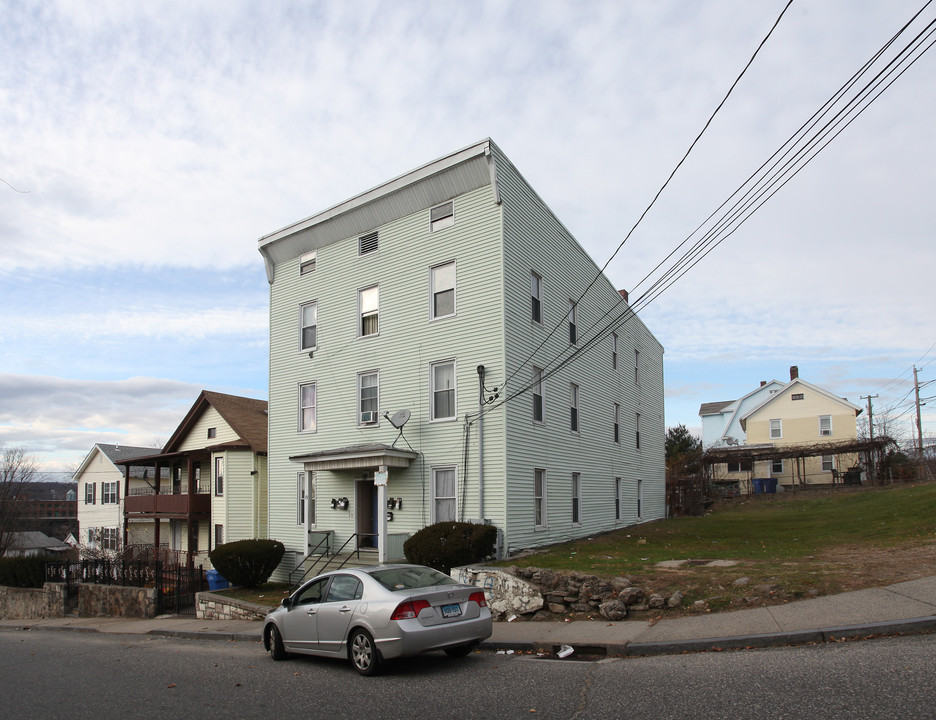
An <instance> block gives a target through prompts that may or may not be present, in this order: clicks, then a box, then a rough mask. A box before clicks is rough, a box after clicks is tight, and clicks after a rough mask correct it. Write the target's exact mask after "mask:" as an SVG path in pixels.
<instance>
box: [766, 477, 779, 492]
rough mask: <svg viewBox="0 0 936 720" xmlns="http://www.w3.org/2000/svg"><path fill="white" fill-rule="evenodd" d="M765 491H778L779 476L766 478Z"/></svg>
mask: <svg viewBox="0 0 936 720" xmlns="http://www.w3.org/2000/svg"><path fill="white" fill-rule="evenodd" d="M764 492H765V493H775V494H776V492H777V478H764Z"/></svg>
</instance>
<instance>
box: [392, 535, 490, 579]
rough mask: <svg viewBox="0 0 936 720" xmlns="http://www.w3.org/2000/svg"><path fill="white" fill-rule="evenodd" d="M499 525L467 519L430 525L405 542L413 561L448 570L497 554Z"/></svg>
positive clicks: (405, 552) (408, 558)
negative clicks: (476, 522)
mask: <svg viewBox="0 0 936 720" xmlns="http://www.w3.org/2000/svg"><path fill="white" fill-rule="evenodd" d="M496 542H497V528H496V527H494V526H493V525H476V524H474V523H466V522H440V523H436V524H435V525H427V526H426V527H424V528H423V529H422V530H420V531H419V532H417V533H416V534H415V535H413V537H411V538H410V539H409V540H407V541H406V542H405V543H403V553H404V554H405V555H406V559H407V560H408V561H409V562H411V563H417V564H419V565H428V566H429V567H432V568H435V569H436V570H439V571H441V572H444V573H448V572H450V571H451V569H452V568H453V567H459V566H460V565H470V564H472V563H476V562H481V561H482V560H485V559H486V558H488V557H490V556H491V555H493V554H494V544H495V543H496Z"/></svg>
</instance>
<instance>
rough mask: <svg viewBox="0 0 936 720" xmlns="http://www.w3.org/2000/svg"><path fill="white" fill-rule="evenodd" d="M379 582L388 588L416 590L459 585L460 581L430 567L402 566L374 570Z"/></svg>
mask: <svg viewBox="0 0 936 720" xmlns="http://www.w3.org/2000/svg"><path fill="white" fill-rule="evenodd" d="M371 577H373V578H374V579H375V580H376V581H377V582H379V583H380V584H381V585H383V586H384V587H385V588H387V590H415V589H416V588H424V587H432V586H433V585H458V582H457V581H455V580H453V579H452V578H450V577H449V576H448V575H446V574H444V573H440V572H439V571H438V570H433V569H432V568H429V567H400V568H387V569H386V570H374V571H372V572H371Z"/></svg>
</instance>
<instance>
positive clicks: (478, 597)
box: [468, 592, 487, 607]
mask: <svg viewBox="0 0 936 720" xmlns="http://www.w3.org/2000/svg"><path fill="white" fill-rule="evenodd" d="M472 600H474V601H475V602H476V603H478V607H487V599H486V598H485V597H484V593H483V592H473V593H471V595H469V596H468V602H471V601H472Z"/></svg>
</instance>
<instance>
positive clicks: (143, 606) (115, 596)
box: [78, 583, 156, 618]
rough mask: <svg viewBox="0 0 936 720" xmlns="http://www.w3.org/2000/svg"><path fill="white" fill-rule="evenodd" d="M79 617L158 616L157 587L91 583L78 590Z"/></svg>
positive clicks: (83, 584) (84, 584)
mask: <svg viewBox="0 0 936 720" xmlns="http://www.w3.org/2000/svg"><path fill="white" fill-rule="evenodd" d="M78 616H79V617H139V618H152V617H156V588H138V587H123V586H121V585H91V584H88V583H82V585H81V588H80V590H79V592H78Z"/></svg>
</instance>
